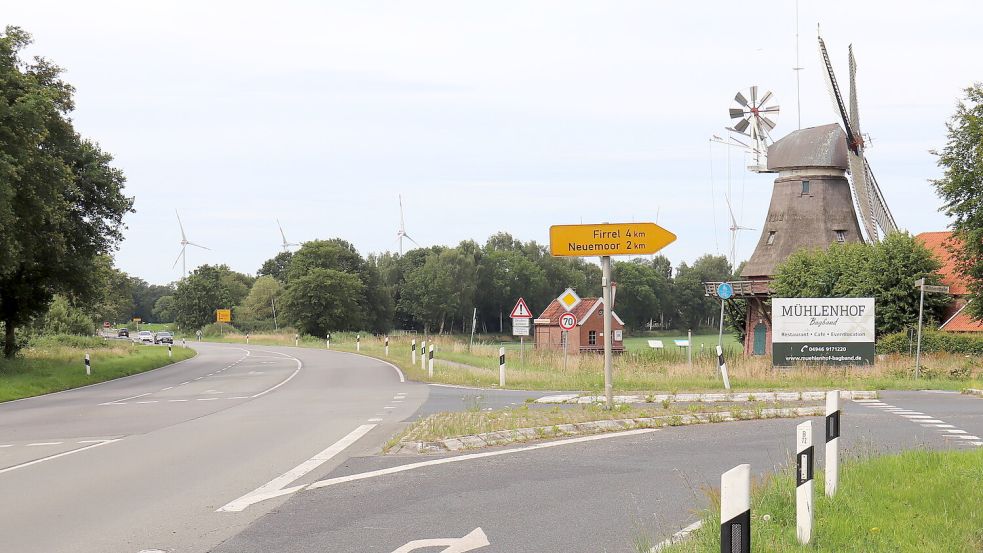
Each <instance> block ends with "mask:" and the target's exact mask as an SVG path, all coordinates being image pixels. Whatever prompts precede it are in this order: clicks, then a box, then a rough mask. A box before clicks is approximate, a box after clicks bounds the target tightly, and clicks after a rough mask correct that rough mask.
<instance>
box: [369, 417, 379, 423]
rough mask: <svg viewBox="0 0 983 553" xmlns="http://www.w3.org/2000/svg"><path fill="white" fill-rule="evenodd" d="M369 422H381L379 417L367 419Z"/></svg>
mask: <svg viewBox="0 0 983 553" xmlns="http://www.w3.org/2000/svg"><path fill="white" fill-rule="evenodd" d="M369 422H382V419H381V418H379V417H372V418H371V419H369Z"/></svg>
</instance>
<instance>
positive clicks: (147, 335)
mask: <svg viewBox="0 0 983 553" xmlns="http://www.w3.org/2000/svg"><path fill="white" fill-rule="evenodd" d="M133 341H134V342H139V343H141V344H152V343H154V333H153V332H150V331H149V330H141V331H140V333H139V334H137V336H136V338H134V339H133Z"/></svg>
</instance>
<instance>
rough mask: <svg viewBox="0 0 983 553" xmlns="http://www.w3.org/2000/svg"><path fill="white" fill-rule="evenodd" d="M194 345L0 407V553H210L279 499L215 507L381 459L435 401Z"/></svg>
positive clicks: (351, 371) (344, 360)
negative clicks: (178, 356)
mask: <svg viewBox="0 0 983 553" xmlns="http://www.w3.org/2000/svg"><path fill="white" fill-rule="evenodd" d="M195 347H196V348H197V349H198V351H199V352H200V354H199V355H198V356H197V357H196V358H194V359H191V360H188V361H185V362H182V363H178V364H175V365H171V366H168V367H164V368H161V369H158V370H155V371H151V372H148V373H144V374H141V375H136V376H132V377H129V378H124V379H120V380H116V381H112V382H107V383H104V384H100V385H95V386H91V387H87V388H81V389H77V390H72V391H68V392H63V393H59V394H52V395H48V396H42V397H38V398H31V399H26V400H21V401H15V402H9V403H5V404H0V497H2V498H3V500H2V501H3V504H4V508H3V513H2V515H0V550H3V551H11V552H18V553H30V552H43V553H58V552H72V553H83V552H90V551H91V552H99V553H106V552H133V553H136V552H139V551H144V550H162V551H181V552H197V551H208V550H209V549H211V548H213V547H214V546H216V545H218V544H219V543H221V542H222V541H224V540H225V539H227V538H229V537H230V536H234V535H235V534H237V533H238V532H240V531H241V530H243V529H245V528H246V527H247V526H248V525H249V524H250V523H251V522H253V521H254V520H256V519H257V518H258V517H260V516H262V515H263V514H264V513H266V512H267V511H269V510H270V509H275V508H277V507H278V506H279V505H280V504H281V503H282V502H283V501H285V500H286V497H280V498H273V499H269V500H266V501H263V502H262V504H259V505H252V506H250V508H248V509H245V510H243V511H241V512H235V511H232V512H218V511H217V509H220V508H221V507H223V505H226V504H228V503H230V502H233V501H234V500H236V499H238V498H241V497H242V496H244V495H247V494H249V493H250V492H252V491H253V490H256V489H257V488H260V487H261V486H263V485H264V484H267V483H268V482H270V481H271V480H273V479H276V478H277V477H279V476H280V475H283V474H284V473H288V472H290V471H292V472H290V474H288V475H287V476H285V477H284V478H281V479H279V480H278V481H277V482H275V483H276V484H277V486H281V487H282V486H287V485H288V484H289V485H296V484H298V483H306V482H310V481H314V480H316V479H317V478H320V477H323V476H324V475H325V474H327V473H328V472H329V471H331V470H333V469H335V468H337V467H338V466H339V464H340V463H342V462H344V461H345V460H346V459H347V458H348V456H349V455H359V456H364V455H370V454H374V453H376V452H378V451H379V447H380V445H381V444H382V443H383V442H384V441H385V440H387V439H388V438H389V437H390V436H391V435H392V434H393V433H394V432H395V431H396V430H397V429H398V428H399V426H398V421H400V420H402V419H405V418H407V417H409V416H410V415H412V414H413V413H415V412H416V411H417V410H418V409H419V408H420V406H421V405H423V403H424V402H425V401H426V399H427V397H428V394H429V388H428V387H427V386H426V385H422V384H417V383H408V382H407V383H401V382H400V376H399V374H398V371H397V370H395V369H394V368H393V367H391V366H389V365H386V364H384V363H380V362H378V361H375V360H372V359H368V358H365V357H360V356H356V355H351V354H344V353H335V352H327V351H318V350H309V349H295V348H269V347H261V346H256V347H254V346H231V345H217V344H195ZM94 370H96V371H98V367H94ZM353 433H354V434H353ZM346 438H347V441H348V442H351V443H350V445H349V444H348V443H347V442H345V441H344V440H345V439H346ZM339 440H342V441H343V445H346V446H347V447H345V448H343V449H341V448H335V449H330V446H332V444H336V443H337V442H339ZM312 458H313V459H312ZM294 476H296V478H294ZM277 486H273V487H274V488H276V487H277ZM267 491H269V487H268V488H267Z"/></svg>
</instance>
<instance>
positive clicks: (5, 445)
mask: <svg viewBox="0 0 983 553" xmlns="http://www.w3.org/2000/svg"><path fill="white" fill-rule="evenodd" d="M0 447H14V444H0Z"/></svg>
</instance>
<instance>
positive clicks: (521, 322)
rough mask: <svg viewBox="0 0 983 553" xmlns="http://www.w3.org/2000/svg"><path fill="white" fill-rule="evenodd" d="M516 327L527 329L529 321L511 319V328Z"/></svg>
mask: <svg viewBox="0 0 983 553" xmlns="http://www.w3.org/2000/svg"><path fill="white" fill-rule="evenodd" d="M517 326H521V327H525V328H529V319H512V327H513V328H515V327H517Z"/></svg>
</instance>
